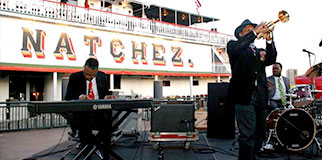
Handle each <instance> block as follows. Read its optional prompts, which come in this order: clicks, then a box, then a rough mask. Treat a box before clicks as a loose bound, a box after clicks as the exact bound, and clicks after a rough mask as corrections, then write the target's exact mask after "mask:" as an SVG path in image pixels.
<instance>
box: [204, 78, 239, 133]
mask: <svg viewBox="0 0 322 160" xmlns="http://www.w3.org/2000/svg"><path fill="white" fill-rule="evenodd" d="M228 86H229V83H208V103H207V104H208V119H207V120H208V121H207V136H208V137H210V138H224V139H234V138H235V109H234V106H230V105H228V104H226V95H227V91H228Z"/></svg>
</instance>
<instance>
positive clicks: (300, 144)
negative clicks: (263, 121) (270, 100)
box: [267, 108, 316, 151]
mask: <svg viewBox="0 0 322 160" xmlns="http://www.w3.org/2000/svg"><path fill="white" fill-rule="evenodd" d="M267 129H269V130H272V129H273V130H274V134H275V136H276V139H277V141H278V143H279V144H280V145H281V146H283V147H285V148H286V149H288V150H291V151H300V150H302V149H305V148H307V147H308V146H310V144H311V143H312V142H313V140H314V137H315V134H316V125H315V121H314V120H313V118H312V116H311V115H310V114H309V113H308V112H306V111H304V110H302V109H299V108H294V109H286V110H285V109H277V110H274V111H272V112H271V113H270V114H269V115H268V117H267Z"/></svg>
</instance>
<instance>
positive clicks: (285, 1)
mask: <svg viewBox="0 0 322 160" xmlns="http://www.w3.org/2000/svg"><path fill="white" fill-rule="evenodd" d="M141 1H143V2H144V1H145V2H149V3H151V4H157V5H160V6H164V7H168V8H173V9H177V10H181V11H186V12H190V13H197V12H196V5H195V0H141ZM199 1H200V3H201V7H200V8H199V13H200V14H201V15H204V16H209V17H213V18H218V19H220V21H218V22H215V23H214V28H217V30H218V32H220V33H225V34H230V35H233V34H234V31H235V29H236V27H237V26H239V25H240V24H241V23H242V21H243V20H245V19H249V20H251V21H252V22H253V23H257V24H259V23H260V22H262V21H264V22H269V21H275V20H277V19H278V16H277V15H278V12H279V11H280V10H285V11H287V12H288V13H289V15H290V21H289V22H287V23H282V22H279V23H277V24H276V25H275V30H274V41H275V45H276V48H277V52H278V56H277V61H278V62H280V63H282V65H283V72H282V74H283V75H284V76H286V70H287V69H297V70H298V75H303V74H305V72H306V71H307V70H308V69H309V68H310V63H309V58H308V54H307V53H305V52H303V51H302V50H303V49H306V50H308V51H310V52H312V53H314V54H315V55H316V56H311V65H314V64H318V63H320V62H322V47H319V43H320V41H321V40H322V9H321V7H322V0H305V1H303V0H266V1H263V0H199ZM255 44H256V46H258V47H265V41H264V40H256V41H255ZM266 73H267V76H269V75H272V68H271V66H270V67H267V69H266Z"/></svg>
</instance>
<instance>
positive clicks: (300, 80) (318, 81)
mask: <svg viewBox="0 0 322 160" xmlns="http://www.w3.org/2000/svg"><path fill="white" fill-rule="evenodd" d="M313 79H315V88H316V90H322V76H320V77H315V78H313ZM313 79H311V78H308V77H305V76H296V77H295V84H296V85H300V84H309V85H310V84H312V80H313ZM321 97H322V93H317V94H316V99H320V98H321Z"/></svg>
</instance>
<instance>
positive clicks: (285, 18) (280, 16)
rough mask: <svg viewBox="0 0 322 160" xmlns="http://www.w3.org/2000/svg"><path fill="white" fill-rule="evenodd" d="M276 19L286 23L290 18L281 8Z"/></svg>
mask: <svg viewBox="0 0 322 160" xmlns="http://www.w3.org/2000/svg"><path fill="white" fill-rule="evenodd" d="M278 19H279V20H280V21H281V22H283V23H286V22H288V21H289V20H290V15H289V14H288V13H287V12H286V11H284V10H282V11H279V12H278Z"/></svg>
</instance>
